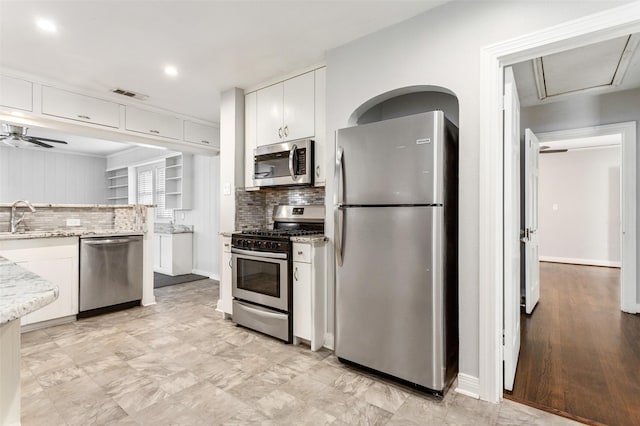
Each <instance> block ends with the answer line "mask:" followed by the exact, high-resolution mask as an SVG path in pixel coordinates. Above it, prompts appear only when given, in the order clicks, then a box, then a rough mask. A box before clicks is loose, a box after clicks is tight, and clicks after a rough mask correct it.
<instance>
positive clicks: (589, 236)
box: [538, 146, 621, 266]
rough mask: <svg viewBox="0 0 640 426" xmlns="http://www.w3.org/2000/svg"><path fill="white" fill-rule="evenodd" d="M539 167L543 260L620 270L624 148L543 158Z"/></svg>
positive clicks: (539, 210)
mask: <svg viewBox="0 0 640 426" xmlns="http://www.w3.org/2000/svg"><path fill="white" fill-rule="evenodd" d="M539 164H540V178H539V195H538V232H539V238H540V260H551V261H556V262H566V263H580V264H587V265H597V266H619V265H620V217H621V216H620V147H619V146H617V147H615V146H614V147H606V148H591V149H582V150H571V151H569V152H563V153H555V154H543V155H540V163H539ZM554 207H555V208H554Z"/></svg>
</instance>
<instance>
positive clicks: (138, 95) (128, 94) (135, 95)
mask: <svg viewBox="0 0 640 426" xmlns="http://www.w3.org/2000/svg"><path fill="white" fill-rule="evenodd" d="M111 91H112V92H113V93H115V94H118V95H122V96H126V97H128V98H134V99H138V100H141V101H145V100H147V98H149V96H147V95H143V94H141V93H136V92H132V91H130V90H124V89H118V88H116V89H111Z"/></svg>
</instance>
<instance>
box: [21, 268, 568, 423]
mask: <svg viewBox="0 0 640 426" xmlns="http://www.w3.org/2000/svg"><path fill="white" fill-rule="evenodd" d="M156 297H157V302H158V303H157V304H156V305H154V306H149V307H139V308H134V309H129V310H126V311H121V312H117V313H113V314H108V315H102V316H99V317H94V318H90V319H84V320H80V321H77V322H74V323H70V324H65V325H61V326H57V327H51V328H47V329H43V330H38V331H33V332H30V333H25V334H23V335H22V367H21V371H22V424H23V425H25V426H26V425H47V426H50V425H92V424H109V425H138V424H143V425H217V424H229V425H244V424H261V425H293V424H295V425H298V424H309V425H316V424H318V425H322V424H334V425H346V424H361V425H384V424H386V425H561V424H572V423H573V422H571V421H569V420H566V419H563V418H561V417H557V416H553V415H551V414H548V413H544V412H541V411H537V410H535V409H532V408H529V407H525V406H523V405H519V404H516V403H513V402H511V401H504V402H503V403H501V404H490V403H484V402H481V401H478V400H475V399H472V398H469V397H466V396H462V395H460V394H457V393H455V392H453V391H451V392H449V393H448V394H447V395H446V397H445V398H444V399H443V400H439V399H436V398H434V397H430V396H425V395H422V394H420V393H416V392H414V391H412V390H411V389H407V388H404V387H402V386H399V385H397V384H394V383H391V382H389V381H386V380H381V379H379V378H377V377H375V376H372V375H369V374H363V373H361V372H359V371H358V370H355V369H352V368H350V367H347V366H344V365H342V364H341V363H340V362H339V361H338V360H337V359H336V358H335V357H334V356H333V355H332V354H331V352H329V351H327V350H322V351H319V352H311V351H310V350H309V349H308V347H304V346H293V345H285V344H283V343H280V342H279V341H277V340H275V339H272V338H269V337H266V336H263V335H261V334H259V333H255V332H253V331H250V330H247V329H244V328H241V327H237V326H235V325H234V324H233V323H232V322H230V321H226V320H223V319H222V318H221V315H220V313H218V312H216V311H215V305H216V302H217V300H218V285H217V283H216V282H215V281H211V280H203V281H197V282H193V283H188V284H181V285H176V286H172V287H164V288H161V289H157V290H156Z"/></svg>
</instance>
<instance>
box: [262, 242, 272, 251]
mask: <svg viewBox="0 0 640 426" xmlns="http://www.w3.org/2000/svg"><path fill="white" fill-rule="evenodd" d="M264 246H265V247H266V248H268V249H270V248H272V246H273V243H271V242H270V241H267V242H266V243H264Z"/></svg>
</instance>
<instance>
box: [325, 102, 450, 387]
mask: <svg viewBox="0 0 640 426" xmlns="http://www.w3.org/2000/svg"><path fill="white" fill-rule="evenodd" d="M336 144H337V158H336V175H335V176H336V186H335V188H336V197H335V201H336V202H335V226H334V229H335V236H334V237H335V240H334V242H335V249H336V295H335V302H336V311H335V312H336V317H335V321H336V346H335V353H336V356H337V357H338V358H340V360H342V361H346V362H349V363H353V364H357V365H359V366H363V367H367V368H370V369H373V370H376V371H378V372H381V373H384V374H387V375H390V376H394V377H396V378H399V379H401V380H403V381H405V382H408V383H410V384H413V385H417V387H419V388H425V389H426V390H431V391H434V392H435V393H438V394H443V393H444V392H445V391H446V389H447V388H448V386H449V385H450V384H451V382H452V381H453V379H454V378H455V375H456V374H457V368H458V260H457V257H458V254H457V253H458V251H457V243H458V241H457V240H458V129H457V128H456V127H455V126H454V125H453V124H452V123H451V122H450V121H449V120H448V119H447V118H446V117H445V116H444V113H443V112H442V111H432V112H427V113H422V114H417V115H411V116H406V117H402V118H395V119H390V120H385V121H380V122H376V123H371V124H365V125H360V126H355V127H350V128H346V129H341V130H338V132H337V139H336Z"/></svg>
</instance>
